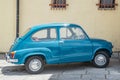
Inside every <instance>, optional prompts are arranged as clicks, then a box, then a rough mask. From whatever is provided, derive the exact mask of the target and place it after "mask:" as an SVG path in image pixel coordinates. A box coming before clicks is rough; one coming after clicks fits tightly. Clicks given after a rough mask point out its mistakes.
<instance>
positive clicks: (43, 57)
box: [24, 54, 46, 64]
mask: <svg viewBox="0 0 120 80" xmlns="http://www.w3.org/2000/svg"><path fill="white" fill-rule="evenodd" d="M33 56H38V57H41V58H42V59H43V61H44V63H45V64H46V58H45V56H44V55H42V54H34V55H29V56H27V57H26V58H25V60H24V64H25V63H26V61H27V60H28V59H29V58H30V57H33Z"/></svg>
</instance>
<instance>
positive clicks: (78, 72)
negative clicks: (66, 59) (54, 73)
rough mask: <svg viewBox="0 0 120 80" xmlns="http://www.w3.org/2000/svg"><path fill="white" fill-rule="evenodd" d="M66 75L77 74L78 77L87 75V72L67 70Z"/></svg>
mask: <svg viewBox="0 0 120 80" xmlns="http://www.w3.org/2000/svg"><path fill="white" fill-rule="evenodd" d="M65 74H76V75H78V74H86V70H65V71H64V72H63V75H65Z"/></svg>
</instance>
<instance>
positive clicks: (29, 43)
mask: <svg viewBox="0 0 120 80" xmlns="http://www.w3.org/2000/svg"><path fill="white" fill-rule="evenodd" d="M112 48H113V46H112V44H111V42H108V41H106V40H102V39H92V38H89V37H88V35H87V34H86V32H85V31H84V30H83V29H82V27H81V26H79V25H76V24H66V23H51V24H42V25H37V26H34V27H32V28H29V29H28V30H27V31H26V32H25V34H24V35H22V36H21V37H19V38H17V39H16V40H15V42H14V44H13V45H12V46H11V49H10V50H9V52H8V53H6V60H7V62H11V63H14V64H24V65H25V68H26V70H27V72H28V73H32V74H37V73H40V72H42V71H43V69H44V66H45V65H46V64H63V63H64V64H65V63H73V62H88V61H89V62H92V63H93V65H94V66H95V67H99V68H103V67H106V66H107V65H108V64H109V61H110V57H111V55H112Z"/></svg>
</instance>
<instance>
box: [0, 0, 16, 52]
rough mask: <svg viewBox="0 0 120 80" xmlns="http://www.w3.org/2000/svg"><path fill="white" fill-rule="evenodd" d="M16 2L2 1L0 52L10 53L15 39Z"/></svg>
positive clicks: (0, 4) (0, 10)
mask: <svg viewBox="0 0 120 80" xmlns="http://www.w3.org/2000/svg"><path fill="white" fill-rule="evenodd" d="M15 1H16V0H0V52H6V51H8V49H9V47H10V45H11V44H12V42H13V40H14V38H15V17H16V15H15V14H16V13H15V10H16V9H15V7H16V4H15V3H16V2H15Z"/></svg>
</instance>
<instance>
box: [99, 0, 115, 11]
mask: <svg viewBox="0 0 120 80" xmlns="http://www.w3.org/2000/svg"><path fill="white" fill-rule="evenodd" d="M97 5H98V6H99V8H107V9H109V8H113V9H114V8H115V6H117V4H116V3H115V0H100V2H99V4H97Z"/></svg>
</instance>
